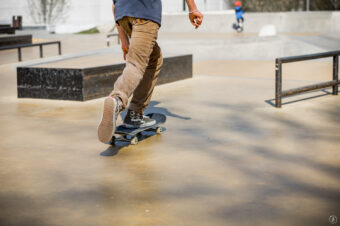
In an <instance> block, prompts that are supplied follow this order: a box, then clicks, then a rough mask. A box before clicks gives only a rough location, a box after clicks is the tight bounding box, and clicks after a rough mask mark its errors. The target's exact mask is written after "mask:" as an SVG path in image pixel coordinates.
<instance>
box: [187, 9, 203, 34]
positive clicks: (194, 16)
mask: <svg viewBox="0 0 340 226" xmlns="http://www.w3.org/2000/svg"><path fill="white" fill-rule="evenodd" d="M189 19H190V22H191V24H192V25H194V26H195V29H197V28H198V27H199V26H200V25H201V24H202V22H203V14H202V13H201V12H200V11H198V10H194V11H192V12H190V13H189Z"/></svg>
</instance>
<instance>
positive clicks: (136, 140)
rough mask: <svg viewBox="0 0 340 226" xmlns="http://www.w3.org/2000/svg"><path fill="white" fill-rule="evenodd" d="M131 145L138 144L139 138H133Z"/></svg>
mask: <svg viewBox="0 0 340 226" xmlns="http://www.w3.org/2000/svg"><path fill="white" fill-rule="evenodd" d="M130 144H132V145H136V144H138V138H137V137H134V138H132V139H131V141H130Z"/></svg>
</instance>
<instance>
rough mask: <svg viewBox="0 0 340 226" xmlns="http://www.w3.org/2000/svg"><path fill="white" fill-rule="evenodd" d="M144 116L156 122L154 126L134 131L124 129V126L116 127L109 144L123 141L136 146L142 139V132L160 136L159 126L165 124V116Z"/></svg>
mask: <svg viewBox="0 0 340 226" xmlns="http://www.w3.org/2000/svg"><path fill="white" fill-rule="evenodd" d="M146 116H148V117H150V118H151V119H154V120H156V124H155V125H152V126H147V127H143V128H135V129H132V128H126V127H124V125H120V126H117V127H116V130H115V135H114V136H112V139H111V142H110V144H111V145H115V142H116V141H123V142H129V143H130V144H132V145H136V144H138V142H139V139H140V138H141V137H142V132H144V131H152V132H155V134H161V133H162V132H163V127H161V126H160V125H161V124H164V123H165V121H166V116H165V115H163V114H159V113H152V114H148V115H146ZM155 134H154V135H155Z"/></svg>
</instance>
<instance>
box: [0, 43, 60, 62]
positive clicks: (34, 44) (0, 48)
mask: <svg viewBox="0 0 340 226" xmlns="http://www.w3.org/2000/svg"><path fill="white" fill-rule="evenodd" d="M54 44H57V45H58V53H59V55H61V42H60V41H55V42H42V43H33V44H31V43H29V44H20V45H10V46H2V47H0V51H1V50H9V49H18V59H19V61H22V54H21V49H22V48H27V47H34V46H39V49H40V58H43V57H44V54H43V46H46V45H54Z"/></svg>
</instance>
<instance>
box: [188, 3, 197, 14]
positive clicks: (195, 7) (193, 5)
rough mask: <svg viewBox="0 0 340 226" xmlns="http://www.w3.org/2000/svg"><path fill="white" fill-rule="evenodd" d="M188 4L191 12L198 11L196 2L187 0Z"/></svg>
mask: <svg viewBox="0 0 340 226" xmlns="http://www.w3.org/2000/svg"><path fill="white" fill-rule="evenodd" d="M186 2H187V4H188V7H189V11H190V12H192V11H195V10H197V6H196V4H195V0H186Z"/></svg>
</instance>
